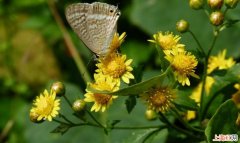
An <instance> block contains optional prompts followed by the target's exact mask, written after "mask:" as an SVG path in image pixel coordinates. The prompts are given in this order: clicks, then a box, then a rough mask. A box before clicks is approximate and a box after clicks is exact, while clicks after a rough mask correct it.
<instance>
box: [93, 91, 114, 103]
mask: <svg viewBox="0 0 240 143" xmlns="http://www.w3.org/2000/svg"><path fill="white" fill-rule="evenodd" d="M111 97H112V96H111V95H108V94H99V93H95V94H94V99H95V101H96V102H97V103H98V104H101V105H107V104H108V103H109V100H110V99H111Z"/></svg>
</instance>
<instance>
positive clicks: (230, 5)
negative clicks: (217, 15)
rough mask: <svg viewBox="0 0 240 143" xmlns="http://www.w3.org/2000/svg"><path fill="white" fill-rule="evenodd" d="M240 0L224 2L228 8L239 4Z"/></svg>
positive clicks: (225, 0) (226, 0)
mask: <svg viewBox="0 0 240 143" xmlns="http://www.w3.org/2000/svg"><path fill="white" fill-rule="evenodd" d="M238 2H239V0H224V4H225V5H226V7H228V8H235V7H236V6H237V4H238Z"/></svg>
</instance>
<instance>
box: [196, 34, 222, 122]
mask: <svg viewBox="0 0 240 143" xmlns="http://www.w3.org/2000/svg"><path fill="white" fill-rule="evenodd" d="M218 35H219V34H218V30H216V29H215V30H214V38H213V41H212V44H211V47H210V49H209V51H208V53H207V56H206V57H205V61H204V70H203V79H202V80H203V83H202V89H201V100H200V112H199V118H200V120H203V117H204V115H203V108H204V107H203V103H204V101H203V100H204V95H205V84H206V78H207V68H208V59H209V57H210V55H211V52H212V50H213V48H214V45H215V43H216V40H217V38H218Z"/></svg>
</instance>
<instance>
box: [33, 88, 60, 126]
mask: <svg viewBox="0 0 240 143" xmlns="http://www.w3.org/2000/svg"><path fill="white" fill-rule="evenodd" d="M33 105H34V106H33V107H32V109H31V110H30V119H31V120H32V121H33V122H40V121H43V120H46V119H47V120H48V121H52V118H53V117H56V116H57V115H58V114H59V113H58V110H60V107H59V106H60V99H56V92H54V91H53V90H51V91H50V93H49V92H48V91H47V90H44V92H43V93H41V94H40V96H37V97H36V99H35V100H34V102H33Z"/></svg>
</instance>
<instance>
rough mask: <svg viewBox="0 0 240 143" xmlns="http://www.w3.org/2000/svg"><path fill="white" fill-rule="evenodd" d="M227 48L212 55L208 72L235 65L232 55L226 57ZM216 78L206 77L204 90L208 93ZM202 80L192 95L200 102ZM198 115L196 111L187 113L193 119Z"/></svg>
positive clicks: (189, 118)
mask: <svg viewBox="0 0 240 143" xmlns="http://www.w3.org/2000/svg"><path fill="white" fill-rule="evenodd" d="M226 53H227V50H226V49H224V50H223V51H222V52H219V53H218V55H217V56H210V57H209V60H208V69H207V73H208V74H210V73H212V72H213V71H214V70H217V69H219V70H222V69H229V68H231V67H232V66H233V65H235V61H234V60H233V58H232V57H230V58H226ZM214 82H215V79H214V78H213V77H212V76H210V75H208V76H207V77H206V84H205V87H204V90H205V91H206V95H209V93H210V90H211V88H212V85H213V84H214ZM202 84H203V83H202V82H200V83H199V84H198V86H197V87H196V88H195V89H194V90H193V92H192V95H191V96H190V97H191V98H192V99H193V100H195V102H197V103H200V98H201V94H202ZM235 88H237V85H235ZM195 117H196V112H195V111H188V113H187V119H188V120H191V119H194V118H195Z"/></svg>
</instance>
